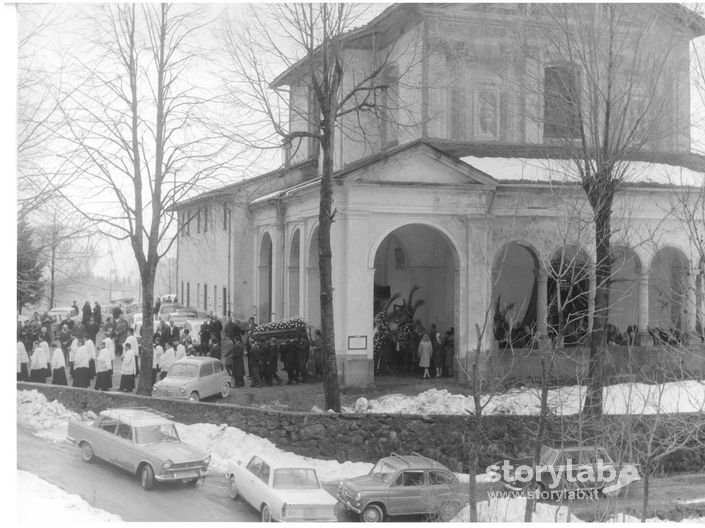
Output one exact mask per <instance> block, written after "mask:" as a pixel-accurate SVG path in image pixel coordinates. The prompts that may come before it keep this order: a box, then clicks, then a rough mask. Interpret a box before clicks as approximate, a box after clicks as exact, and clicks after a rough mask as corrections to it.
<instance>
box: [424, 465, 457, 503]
mask: <svg viewBox="0 0 705 528" xmlns="http://www.w3.org/2000/svg"><path fill="white" fill-rule="evenodd" d="M426 482H427V486H426V490H427V491H428V493H427V494H426V495H425V496H424V501H425V502H426V511H427V512H432V511H436V510H437V509H438V507H440V505H441V504H443V503H444V502H447V501H449V500H453V498H454V489H453V487H454V484H455V482H456V480H455V478H454V477H453V475H452V474H450V473H449V472H448V471H443V470H439V469H431V470H429V471H428V474H427V475H426Z"/></svg>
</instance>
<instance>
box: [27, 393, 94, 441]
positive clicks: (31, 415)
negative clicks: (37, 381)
mask: <svg viewBox="0 0 705 528" xmlns="http://www.w3.org/2000/svg"><path fill="white" fill-rule="evenodd" d="M69 418H72V419H74V420H84V421H87V420H92V419H93V418H95V414H93V413H92V412H87V413H83V414H80V415H79V414H77V413H75V412H72V411H69V410H68V409H66V407H64V406H63V405H62V404H61V402H59V401H58V400H53V401H48V400H47V398H46V396H44V394H42V393H41V392H37V391H36V390H30V391H17V424H18V425H21V426H22V427H26V428H27V429H30V430H31V431H32V432H33V433H34V434H35V435H36V436H40V437H42V438H48V439H49V440H53V441H55V442H61V441H64V440H66V435H67V433H68V425H69V422H68V421H69Z"/></svg>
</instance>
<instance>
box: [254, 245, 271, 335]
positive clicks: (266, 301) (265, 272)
mask: <svg viewBox="0 0 705 528" xmlns="http://www.w3.org/2000/svg"><path fill="white" fill-rule="evenodd" d="M258 275H259V277H258V284H259V306H258V307H257V315H258V322H260V323H268V322H269V321H271V319H272V238H271V237H270V236H269V233H265V234H264V236H263V237H262V241H261V242H260V247H259V265H258Z"/></svg>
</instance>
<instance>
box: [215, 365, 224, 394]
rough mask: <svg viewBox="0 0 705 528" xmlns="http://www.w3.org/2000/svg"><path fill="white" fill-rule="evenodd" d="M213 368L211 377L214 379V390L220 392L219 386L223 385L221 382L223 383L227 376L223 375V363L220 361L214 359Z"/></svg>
mask: <svg viewBox="0 0 705 528" xmlns="http://www.w3.org/2000/svg"><path fill="white" fill-rule="evenodd" d="M213 369H214V371H215V372H214V375H213V379H214V381H215V387H216V391H217V392H220V388H221V387H222V386H223V383H225V382H226V381H227V380H228V378H227V376H225V374H224V373H225V369H224V368H223V363H222V362H220V361H215V362H214V363H213Z"/></svg>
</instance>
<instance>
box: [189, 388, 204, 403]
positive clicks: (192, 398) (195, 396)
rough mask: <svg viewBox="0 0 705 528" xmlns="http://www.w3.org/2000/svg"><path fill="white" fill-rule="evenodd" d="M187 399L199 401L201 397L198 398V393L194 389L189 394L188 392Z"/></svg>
mask: <svg viewBox="0 0 705 528" xmlns="http://www.w3.org/2000/svg"><path fill="white" fill-rule="evenodd" d="M188 399H189V401H193V402H197V401H200V400H201V398H199V396H198V393H197V392H196V391H193V392H192V393H191V394H189V397H188Z"/></svg>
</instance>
